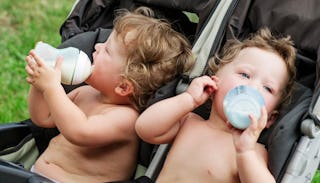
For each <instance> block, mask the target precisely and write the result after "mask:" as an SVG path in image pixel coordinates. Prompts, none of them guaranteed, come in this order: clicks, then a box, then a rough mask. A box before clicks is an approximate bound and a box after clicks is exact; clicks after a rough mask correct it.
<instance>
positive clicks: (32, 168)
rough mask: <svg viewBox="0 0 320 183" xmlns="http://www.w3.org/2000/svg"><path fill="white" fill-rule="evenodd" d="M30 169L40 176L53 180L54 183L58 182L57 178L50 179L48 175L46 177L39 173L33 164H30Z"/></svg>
mask: <svg viewBox="0 0 320 183" xmlns="http://www.w3.org/2000/svg"><path fill="white" fill-rule="evenodd" d="M30 171H31V172H33V173H36V174H38V175H41V176H42V177H45V178H47V179H49V180H51V181H53V182H54V183H60V182H59V181H57V180H53V179H51V178H49V177H47V176H45V175H43V174H41V173H39V172H37V170H36V169H35V168H34V165H32V167H31V169H30Z"/></svg>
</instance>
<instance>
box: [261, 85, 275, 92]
mask: <svg viewBox="0 0 320 183" xmlns="http://www.w3.org/2000/svg"><path fill="white" fill-rule="evenodd" d="M263 88H264V89H265V90H266V91H267V92H269V93H273V90H272V88H270V87H268V86H264V87H263Z"/></svg>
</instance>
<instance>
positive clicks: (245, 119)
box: [223, 85, 264, 130]
mask: <svg viewBox="0 0 320 183" xmlns="http://www.w3.org/2000/svg"><path fill="white" fill-rule="evenodd" d="M262 106H264V100H263V97H262V95H261V94H260V93H259V92H258V91H257V90H256V89H254V88H252V87H249V86H244V85H240V86H237V87H235V88H233V89H232V90H230V91H229V92H228V93H227V94H226V96H225V97H224V101H223V110H224V114H225V115H226V117H227V119H228V121H229V122H230V123H231V125H232V126H234V127H235V128H238V129H241V130H243V129H245V128H247V127H248V126H249V125H250V123H251V120H250V118H249V114H251V115H253V116H254V117H255V118H256V119H259V118H260V115H261V107H262Z"/></svg>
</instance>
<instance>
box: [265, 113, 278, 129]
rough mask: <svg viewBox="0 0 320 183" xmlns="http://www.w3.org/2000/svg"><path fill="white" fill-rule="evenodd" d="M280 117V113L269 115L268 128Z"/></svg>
mask: <svg viewBox="0 0 320 183" xmlns="http://www.w3.org/2000/svg"><path fill="white" fill-rule="evenodd" d="M278 116H279V112H278V111H272V112H271V113H270V114H269V115H268V121H267V125H266V128H269V127H270V126H271V125H272V124H273V123H274V122H275V121H276V120H277V118H278Z"/></svg>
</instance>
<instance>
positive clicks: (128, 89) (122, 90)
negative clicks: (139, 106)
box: [114, 79, 134, 96]
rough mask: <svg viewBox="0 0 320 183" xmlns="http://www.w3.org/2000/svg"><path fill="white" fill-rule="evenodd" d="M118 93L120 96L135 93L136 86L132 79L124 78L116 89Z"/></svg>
mask: <svg viewBox="0 0 320 183" xmlns="http://www.w3.org/2000/svg"><path fill="white" fill-rule="evenodd" d="M114 90H115V92H116V94H118V95H120V96H128V95H130V94H131V93H133V91H134V88H133V85H132V83H131V82H130V81H128V80H127V79H122V81H121V82H120V83H119V84H118V86H117V87H116V88H115V89H114Z"/></svg>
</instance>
